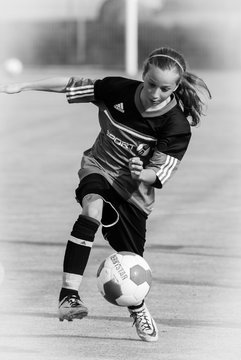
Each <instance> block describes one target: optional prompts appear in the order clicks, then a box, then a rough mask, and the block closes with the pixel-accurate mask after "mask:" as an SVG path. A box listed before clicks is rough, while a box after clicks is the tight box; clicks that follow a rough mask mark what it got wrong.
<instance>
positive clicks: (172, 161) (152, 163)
mask: <svg viewBox="0 0 241 360" xmlns="http://www.w3.org/2000/svg"><path fill="white" fill-rule="evenodd" d="M190 138H191V133H187V134H179V135H173V136H170V137H166V138H164V139H161V140H160V141H158V143H157V146H156V148H155V150H154V153H153V155H152V157H151V159H150V160H149V163H148V165H147V166H146V167H145V168H146V169H152V170H154V171H155V173H156V181H155V183H154V184H153V186H154V187H157V188H162V186H163V185H164V184H165V183H166V182H167V181H168V180H169V179H170V178H171V177H172V176H173V175H174V173H175V172H176V170H177V169H178V166H179V164H180V162H181V160H182V158H183V156H184V154H185V152H186V150H187V148H188V144H189V141H190Z"/></svg>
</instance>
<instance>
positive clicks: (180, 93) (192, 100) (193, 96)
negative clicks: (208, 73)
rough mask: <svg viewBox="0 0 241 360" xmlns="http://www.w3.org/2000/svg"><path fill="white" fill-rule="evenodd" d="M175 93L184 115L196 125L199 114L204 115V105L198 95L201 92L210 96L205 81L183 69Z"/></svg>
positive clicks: (198, 120)
mask: <svg viewBox="0 0 241 360" xmlns="http://www.w3.org/2000/svg"><path fill="white" fill-rule="evenodd" d="M175 94H176V96H177V98H178V100H179V102H180V105H181V107H182V108H183V112H184V115H185V116H186V117H190V118H191V125H192V126H196V125H198V123H199V122H200V117H201V115H204V112H203V107H204V105H205V103H204V102H203V100H202V99H201V97H200V96H201V94H203V95H207V96H208V97H209V98H211V94H210V91H209V89H208V87H207V85H206V84H205V82H204V81H203V80H202V79H200V78H199V77H198V76H196V75H194V74H192V73H190V72H188V71H185V72H183V74H182V76H181V79H180V83H179V86H178V88H177V89H176V91H175ZM199 94H200V95H199Z"/></svg>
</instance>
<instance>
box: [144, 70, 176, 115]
mask: <svg viewBox="0 0 241 360" xmlns="http://www.w3.org/2000/svg"><path fill="white" fill-rule="evenodd" d="M143 81H144V86H143V89H142V92H141V95H140V97H141V102H142V105H143V106H144V108H145V109H148V108H153V109H155V107H157V106H158V105H159V104H161V103H162V102H163V101H165V100H166V99H167V98H168V97H169V96H170V95H171V94H172V93H173V91H174V90H176V88H177V86H178V81H179V74H178V73H177V72H176V71H175V69H171V70H161V69H160V68H159V67H157V66H154V65H151V64H150V65H149V69H148V71H147V72H146V73H145V74H144V76H143Z"/></svg>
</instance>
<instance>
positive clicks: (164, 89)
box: [161, 88, 169, 92]
mask: <svg viewBox="0 0 241 360" xmlns="http://www.w3.org/2000/svg"><path fill="white" fill-rule="evenodd" d="M161 91H162V92H167V91H169V89H168V88H161Z"/></svg>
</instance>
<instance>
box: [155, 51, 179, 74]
mask: <svg viewBox="0 0 241 360" xmlns="http://www.w3.org/2000/svg"><path fill="white" fill-rule="evenodd" d="M153 57H166V58H169V59H171V60H173V61H174V62H175V63H176V64H177V65H178V66H179V67H180V69H181V70H182V72H185V70H184V68H183V66H182V65H181V64H180V62H179V61H178V60H176V59H175V58H174V57H172V56H170V55H165V54H154V55H152V56H150V57H149V60H150V59H151V58H153Z"/></svg>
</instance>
